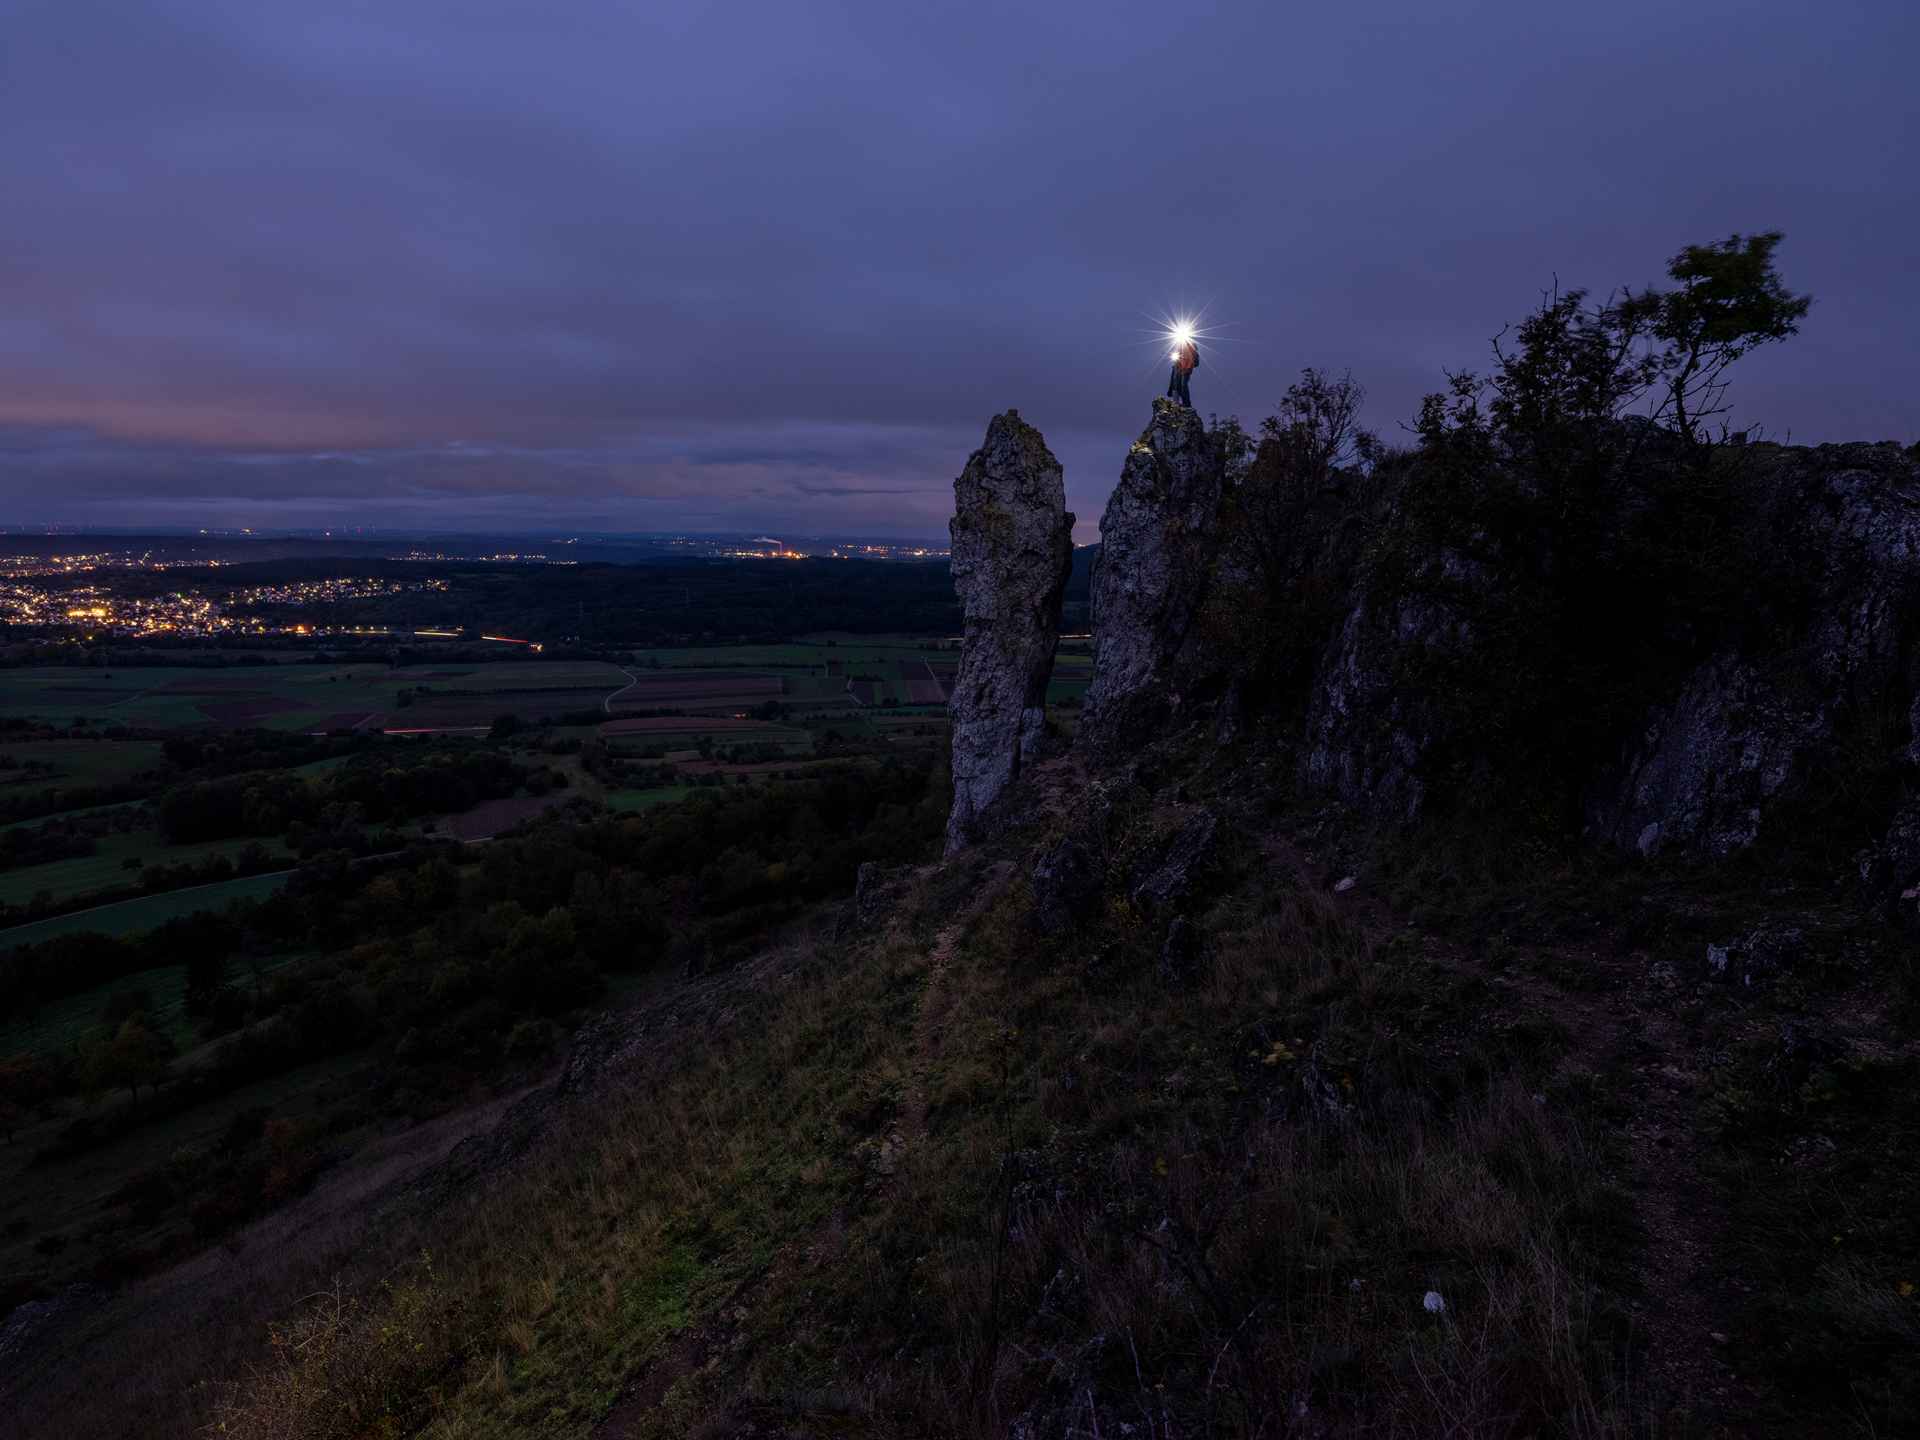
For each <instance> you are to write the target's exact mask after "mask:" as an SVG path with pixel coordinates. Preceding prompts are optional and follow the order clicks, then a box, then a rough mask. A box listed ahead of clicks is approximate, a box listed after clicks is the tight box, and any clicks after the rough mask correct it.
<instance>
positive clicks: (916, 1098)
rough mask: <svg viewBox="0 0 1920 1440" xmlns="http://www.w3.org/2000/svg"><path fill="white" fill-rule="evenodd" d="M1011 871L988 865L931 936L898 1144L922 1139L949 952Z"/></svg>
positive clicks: (1004, 865)
mask: <svg viewBox="0 0 1920 1440" xmlns="http://www.w3.org/2000/svg"><path fill="white" fill-rule="evenodd" d="M1013 870H1014V867H1013V862H1012V861H1010V860H1002V861H1000V862H998V863H997V864H995V865H994V866H993V867H992V868H991V869H989V870H988V871H987V873H986V876H985V878H984V880H983V882H982V884H981V886H980V888H979V889H978V890H976V891H975V892H974V894H973V898H972V899H971V900H970V901H969V902H968V903H967V907H966V909H965V910H963V911H962V912H961V913H960V914H959V915H958V916H956V917H955V918H954V919H953V920H951V921H950V922H948V924H947V926H946V927H945V928H944V929H943V930H941V931H940V933H939V934H938V935H936V936H935V937H934V940H933V948H932V949H930V950H929V951H928V952H927V983H926V985H925V986H924V987H922V989H921V991H920V1008H919V1011H918V1013H917V1014H916V1015H915V1016H914V1021H913V1074H912V1076H911V1077H910V1078H909V1079H908V1082H907V1092H906V1095H905V1096H904V1097H903V1099H902V1101H901V1105H900V1129H899V1131H898V1132H897V1134H896V1135H895V1137H894V1139H895V1141H896V1143H898V1144H899V1145H902V1146H906V1145H915V1144H918V1143H919V1142H920V1141H922V1140H924V1139H925V1138H926V1134H927V1086H928V1081H929V1080H930V1079H931V1077H932V1076H933V1075H934V1074H935V1073H936V1072H937V1071H938V1070H939V1068H940V1052H941V1049H942V1046H943V1043H944V1041H945V1038H946V1021H947V1015H948V1013H949V1012H950V1011H951V1010H952V1008H953V992H952V990H951V989H950V988H949V986H948V984H947V970H948V967H949V966H951V965H952V963H953V956H954V952H955V951H956V950H957V949H958V948H959V946H960V942H961V941H962V940H963V939H965V938H966V934H967V931H968V930H969V929H970V928H971V927H972V925H973V923H974V921H976V920H978V919H979V918H980V917H981V916H982V915H983V914H985V913H986V910H987V907H988V906H989V905H991V904H993V902H994V901H995V900H997V899H999V898H1000V895H1001V892H1003V891H1004V890H1005V889H1006V888H1007V883H1008V882H1009V881H1010V880H1012V879H1013Z"/></svg>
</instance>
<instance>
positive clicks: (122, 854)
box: [0, 830, 293, 905]
mask: <svg viewBox="0 0 1920 1440" xmlns="http://www.w3.org/2000/svg"><path fill="white" fill-rule="evenodd" d="M249 845H257V846H260V847H261V848H263V849H265V850H266V851H267V853H268V854H269V855H272V856H274V857H275V858H284V859H286V863H287V864H289V865H291V864H292V863H293V861H292V859H291V858H288V856H289V852H288V850H287V848H286V846H285V845H283V844H282V843H281V842H280V841H278V840H247V839H241V840H209V841H206V842H204V843H201V844H197V845H168V844H166V843H165V842H164V841H163V840H162V839H161V838H160V834H159V832H158V831H156V830H133V831H128V832H125V833H122V834H112V835H102V836H100V837H99V838H98V839H97V840H96V841H95V842H94V852H93V854H91V855H79V856H75V857H73V858H72V859H68V860H54V861H50V862H48V863H47V864H45V865H23V866H20V867H18V868H16V869H13V870H0V902H4V903H6V904H8V905H24V904H26V903H27V902H28V901H29V900H31V899H32V898H33V897H34V896H35V895H37V894H39V893H40V892H42V891H45V892H47V893H48V894H49V895H50V896H51V897H52V898H53V900H54V901H55V902H62V901H67V900H73V899H77V898H80V897H82V896H86V895H91V894H94V893H95V892H97V891H102V890H117V889H121V888H123V887H125V886H128V885H132V884H136V883H138V881H139V878H140V869H139V866H145V865H179V864H182V863H193V864H199V863H202V862H204V861H207V860H211V859H213V858H214V857H215V856H225V857H226V858H227V859H229V860H234V859H237V858H238V857H239V855H240V852H241V851H243V850H245V849H246V848H247V847H248V846H249ZM130 860H132V861H138V862H139V866H130V865H128V863H127V862H128V861H130Z"/></svg>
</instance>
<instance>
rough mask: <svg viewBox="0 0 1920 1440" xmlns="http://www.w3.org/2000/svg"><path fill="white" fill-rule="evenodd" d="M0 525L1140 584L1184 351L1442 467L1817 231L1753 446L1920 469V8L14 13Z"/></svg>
mask: <svg viewBox="0 0 1920 1440" xmlns="http://www.w3.org/2000/svg"><path fill="white" fill-rule="evenodd" d="M0 12H3V13H4V23H5V27H6V36H7V42H6V44H5V45H4V46H0V197H4V198H3V203H4V206H5V213H6V217H7V220H6V223H5V224H4V225H0V522H10V523H20V522H26V523H39V522H47V521H63V522H88V521H92V522H97V523H147V522H170V523H195V524H198V523H223V524H255V525H275V524H289V525H306V524H318V523H363V524H405V525H413V524H419V525H430V526H432V527H434V528H440V529H448V528H462V527H466V526H472V527H474V528H478V527H482V526H485V527H489V528H492V527H498V526H500V525H502V524H542V525H544V524H552V525H561V526H575V525H577V526H581V527H586V528H635V529H639V528H648V529H651V528H751V527H757V526H761V525H778V526H781V527H784V528H788V529H797V528H806V529H815V530H836V529H839V530H847V529H854V530H868V531H887V532H891V533H929V532H937V531H938V530H939V529H940V528H941V527H942V525H943V522H944V518H945V516H946V514H947V513H948V507H949V500H950V491H949V489H948V486H949V484H950V481H951V479H952V476H953V475H954V474H955V473H957V471H958V470H959V468H960V466H961V464H962V463H963V462H964V460H965V457H966V453H967V451H968V450H969V449H970V448H971V446H972V445H973V444H975V443H977V439H978V436H979V434H980V432H981V430H982V429H983V428H984V424H985V421H986V419H987V417H988V416H989V415H991V414H992V413H993V412H995V411H997V410H1000V409H1004V408H1006V407H1007V406H1009V405H1017V406H1018V407H1019V408H1020V409H1021V411H1022V413H1023V414H1025V415H1026V416H1027V417H1028V418H1029V419H1031V420H1033V421H1034V422H1035V423H1037V424H1039V425H1040V426H1041V427H1042V428H1043V429H1044V430H1045V431H1046V433H1047V435H1048V437H1049V440H1050V441H1051V442H1052V443H1053V444H1054V446H1055V449H1056V450H1057V451H1058V452H1059V453H1060V454H1061V456H1062V458H1063V459H1064V460H1065V461H1066V462H1067V466H1068V484H1069V492H1070V503H1072V504H1073V506H1074V508H1075V509H1076V510H1077V511H1079V512H1080V515H1081V520H1082V525H1081V534H1082V537H1083V538H1086V537H1087V536H1089V535H1090V534H1091V531H1092V527H1093V522H1095V521H1096V520H1097V517H1098V512H1099V508H1100V505H1101V504H1102V503H1103V501H1104V498H1105V494H1106V491H1107V490H1108V488H1109V487H1110V485H1111V483H1112V480H1113V477H1114V475H1115V474H1116V473H1117V471H1118V467H1119V464H1120V459H1121V456H1122V452H1123V450H1124V446H1125V443H1126V441H1127V440H1128V439H1129V438H1130V437H1131V436H1132V434H1134V433H1135V432H1136V431H1137V430H1138V429H1139V426H1140V424H1141V423H1142V420H1143V418H1144V411H1145V405H1146V401H1147V399H1148V398H1149V397H1150V396H1151V395H1153V394H1155V393H1157V391H1158V390H1159V388H1160V386H1161V385H1162V384H1163V383H1164V376H1163V375H1162V374H1161V373H1160V360H1159V351H1158V347H1157V346H1156V345H1155V344H1154V343H1153V342H1152V339H1151V334H1150V332H1151V329H1152V317H1153V316H1154V315H1155V314H1157V313H1160V312H1164V311H1167V310H1170V309H1198V308H1200V307H1202V306H1205V307H1207V309H1208V311H1209V315H1210V317H1211V318H1213V319H1214V320H1216V321H1217V322H1219V323H1221V324H1222V325H1223V326H1224V327H1225V328H1224V331H1223V339H1222V341H1221V342H1220V343H1219V344H1217V345H1215V346H1213V347H1211V348H1210V351H1209V354H1208V356H1207V360H1206V363H1205V364H1204V366H1203V369H1202V371H1201V373H1200V375H1199V377H1198V378H1197V380H1196V387H1195V395H1196V399H1197V400H1198V401H1199V403H1200V404H1201V406H1202V408H1209V409H1218V410H1220V411H1222V412H1228V411H1234V412H1239V413H1241V414H1243V415H1247V416H1249V417H1252V416H1255V415H1257V414H1259V413H1262V410H1263V407H1264V406H1265V405H1266V404H1268V403H1270V402H1271V400H1272V399H1273V397H1274V396H1275V395H1276V394H1277V393H1278V392H1279V391H1280V390H1281V389H1283V388H1284V386H1285V384H1286V382H1287V379H1288V378H1289V377H1290V375H1291V374H1292V372H1294V371H1295V370H1297V369H1298V367H1300V366H1301V365H1305V364H1322V365H1330V366H1333V367H1335V368H1344V367H1351V368H1352V369H1353V370H1354V372H1355V373H1356V374H1357V375H1358V376H1359V377H1360V378H1361V379H1362V380H1363V381H1364V382H1365V383H1366V384H1367V385H1368V386H1369V387H1370V390H1371V392H1372V405H1371V410H1372V417H1371V418H1372V419H1373V420H1374V422H1375V423H1376V424H1379V425H1380V426H1382V427H1383V428H1388V429H1391V428H1392V427H1393V426H1394V424H1395V423H1396V422H1397V421H1398V420H1399V419H1400V418H1402V417H1404V416H1406V415H1408V414H1409V413H1411V411H1412V409H1413V407H1414V404H1415V402H1416V400H1417V397H1418V395H1419V394H1420V393H1421V392H1422V391H1423V390H1426V389H1429V388H1432V387H1434V386H1435V384H1436V383H1437V382H1438V380H1439V378H1440V372H1441V370H1442V368H1443V367H1449V366H1451V367H1459V366H1463V365H1465V366H1470V365H1474V364H1477V363H1480V362H1481V361H1482V360H1483V359H1484V356H1485V353H1486V341H1487V337H1488V336H1489V335H1490V334H1491V333H1492V332H1493V331H1494V330H1496V329H1498V328H1499V325H1500V324H1501V322H1502V321H1503V320H1505V319H1507V318H1510V317H1511V316H1513V315H1515V314H1516V313H1518V312H1520V311H1522V310H1524V309H1525V308H1526V307H1527V305H1528V304H1529V303H1530V302H1531V300H1532V299H1533V297H1534V296H1535V294H1536V293H1537V291H1538V290H1539V289H1540V288H1541V287H1542V286H1545V285H1547V284H1550V283H1552V282H1553V280H1554V278H1555V277H1556V275H1557V277H1558V278H1559V280H1560V282H1561V283H1563V284H1586V285H1591V286H1594V287H1596V288H1600V289H1605V288H1608V287H1610V286H1613V285H1616V284H1621V283H1632V284H1642V283H1646V282H1648V281H1650V280H1655V279H1657V278H1658V277H1659V274H1660V271H1661V267H1662V263H1663V261H1664V258H1665V257H1666V256H1667V255H1668V254H1669V253H1671V252H1672V251H1673V250H1674V249H1676V248H1677V247H1678V246H1679V245H1680V244H1681V243H1684V242H1687V241H1693V240H1701V239H1707V238H1711V237H1714V236H1718V235H1721V234H1724V233H1727V232H1730V231H1733V230H1736V229H1742V230H1751V229H1756V228H1764V227H1772V226H1778V227H1780V228H1783V229H1785V230H1786V231H1787V232H1788V241H1787V246H1786V249H1785V252H1784V265H1785V269H1786V271H1787V274H1788V279H1789V281H1790V283H1792V284H1793V285H1794V286H1795V288H1798V289H1804V290H1810V291H1812V292H1813V293H1814V295H1815V296H1816V300H1817V303H1816V307H1815V309H1814V312H1813V314H1812V316H1811V318H1810V320H1809V322H1808V324H1807V326H1806V331H1805V334H1803V335H1802V336H1801V337H1800V338H1799V339H1798V340H1796V341H1795V342H1793V343H1792V344H1790V345H1788V346H1785V347H1781V348H1780V349H1778V350H1776V351H1774V352H1772V353H1769V354H1765V355H1762V356H1756V357H1755V358H1754V359H1753V360H1752V361H1750V362H1749V363H1748V365H1747V367H1746V373H1745V374H1744V375H1743V376H1742V379H1741V384H1740V387H1739V389H1738V390H1737V393H1736V399H1737V400H1738V402H1739V403H1740V405H1741V408H1742V412H1743V414H1744V415H1746V416H1748V417H1751V418H1755V419H1759V420H1762V421H1764V422H1765V423H1767V424H1768V425H1769V426H1770V428H1772V429H1773V430H1775V431H1776V432H1778V431H1787V430H1791V432H1792V433H1793V435H1794V437H1795V438H1797V439H1808V440H1819V439H1837V438H1855V437H1858V438H1871V439H1881V438H1901V439H1912V438H1915V430H1914V426H1915V420H1914V411H1913V406H1912V401H1911V393H1912V392H1911V356H1912V341H1911V338H1910V320H1908V319H1903V317H1911V316H1912V315H1914V314H1916V313H1920V274H1916V271H1915V268H1914V267H1913V266H1912V264H1911V252H1912V243H1911V236H1912V234H1913V233H1914V229H1915V223H1916V221H1917V220H1920V214H1917V213H1916V212H1920V199H1916V190H1915V187H1914V186H1913V185H1912V183H1911V180H1910V178H1908V177H1910V176H1911V175H1912V174H1913V173H1915V172H1916V170H1920V153H1916V151H1917V149H1920V147H1916V138H1917V137H1916V130H1920V120H1916V110H1917V108H1920V107H1915V106H1914V105H1913V104H1912V103H1911V99H1910V89H1909V86H1910V75H1909V74H1908V68H1909V63H1910V57H1911V56H1912V55H1913V54H1914V53H1916V51H1920V21H1916V19H1915V18H1914V12H1913V9H1912V7H1910V6H1908V5H1906V4H1904V3H1898V0H1881V3H1869V0H1852V3H1848V0H1840V3H1836V4H1831V5H1827V6H1823V7H1817V9H1816V8H1815V7H1808V6H1805V5H1804V4H1801V3H1798V0H1742V3H1732V0H1702V3H1697V4H1694V5H1689V6H1674V5H1672V4H1670V3H1666V0H1661V3H1658V4H1656V3H1651V0H1630V3H1623V4H1618V5H1614V6H1609V7H1585V8H1584V9H1582V10H1580V11H1576V10H1573V9H1572V8H1571V7H1558V6H1556V7H1546V8H1544V9H1543V8H1542V7H1540V6H1539V5H1537V4H1523V3H1514V0H1483V3H1477V4H1470V5H1452V6H1446V5H1440V6H1436V5H1433V4H1431V3H1421V4H1414V3H1409V0H1379V3H1376V4H1373V5H1370V6H1365V7H1358V8H1355V7H1346V8H1344V9H1341V8H1338V7H1336V8H1335V9H1334V10H1332V11H1326V10H1324V7H1323V10H1322V11H1319V12H1313V13H1307V12H1302V11H1300V10H1299V9H1297V7H1286V6H1274V5H1269V4H1253V3H1246V4H1234V5H1217V6H1215V5H1208V4H1205V3H1195V4H1190V5H1186V6H1166V5H1144V4H1133V3H1114V0H1105V3H1100V4H1093V3H1085V0H1060V3H1055V4H1049V5H1044V6H1033V5H1025V4H1022V5H1013V4H997V3H976V4H972V5H967V6H919V5H900V4H897V3H846V4H834V3H828V0H818V3H809V4H805V5H795V4H788V3H770V0H733V3H724V4H720V3H713V4H703V3H697V0H686V3H681V4H676V5H671V6H664V5H647V4H628V3H612V0H580V3H578V4H568V5H553V4H546V3H538V0H335V3H332V4H328V5H313V4H311V3H307V0H301V3H293V0H173V3H170V4H167V5H154V4H152V3H151V0H83V3H75V0H0Z"/></svg>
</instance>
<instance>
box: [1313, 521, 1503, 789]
mask: <svg viewBox="0 0 1920 1440" xmlns="http://www.w3.org/2000/svg"><path fill="white" fill-rule="evenodd" d="M1417 581H1418V583H1417V584H1416V585H1415V586H1411V587H1408V588H1406V589H1403V590H1400V591H1399V592H1398V593H1392V594H1387V593H1376V592H1374V591H1372V590H1370V589H1369V588H1368V587H1367V586H1365V585H1362V586H1361V588H1360V589H1359V591H1358V593H1357V594H1356V595H1355V596H1354V597H1353V600H1352V608H1351V609H1349V610H1348V612H1347V616H1346V619H1345V621H1344V622H1342V624H1341V626H1340V632H1339V635H1338V637H1337V639H1336V640H1335V641H1334V644H1333V646H1332V648H1331V650H1330V651H1329V653H1328V654H1327V656H1326V659H1325V660H1324V662H1323V663H1322V667H1321V671H1320V674H1319V677H1318V679H1317V682H1316V683H1315V685H1314V688H1313V697H1312V700H1311V702H1310V705H1309V708H1308V711H1307V723H1306V731H1307V733H1306V745H1305V747H1304V751H1303V759H1302V761H1301V771H1302V775H1303V778H1304V779H1305V780H1306V781H1307V783H1308V784H1309V785H1312V786H1314V787H1316V788H1320V789H1325V790H1328V791H1330V792H1332V793H1334V794H1336V795H1338V796H1339V797H1340V798H1341V799H1343V800H1345V801H1347V802H1348V803H1349V804H1354V805H1358V806H1361V807H1363V808H1365V809H1367V810H1369V811H1371V812H1373V813H1375V814H1379V815H1385V816H1389V817H1391V818H1392V819H1395V820H1398V821H1401V822H1403V823H1404V822H1408V821H1411V820H1413V819H1414V818H1416V817H1417V816H1418V815H1419V813H1420V809H1421V807H1422V805H1423V804H1424V803H1425V801H1426V797H1427V785H1428V774H1429V770H1430V760H1431V758H1432V756H1433V752H1434V751H1435V750H1436V749H1437V748H1439V747H1440V746H1442V745H1443V744H1444V743H1445V741H1446V739H1447V738H1448V737H1447V734H1446V729H1447V726H1446V719H1445V717H1444V716H1442V715H1441V714H1439V713H1437V712H1436V709H1435V707H1434V706H1433V705H1432V704H1431V703H1430V697H1429V696H1428V695H1427V694H1426V693H1425V692H1423V691H1420V690H1417V689H1415V688H1413V687H1409V686H1407V685H1405V684H1403V683H1402V682H1403V680H1404V677H1405V676H1406V675H1408V674H1409V673H1412V672H1417V671H1426V672H1429V673H1432V672H1436V671H1445V670H1447V669H1450V668H1453V667H1458V666H1474V665H1477V664H1479V663H1481V661H1480V657H1479V656H1478V654H1477V653H1476V647H1477V643H1478V638H1479V637H1478V635H1477V633H1476V630H1475V625H1474V621H1473V614H1472V612H1473V608H1474V607H1473V606H1472V604H1471V603H1470V597H1473V596H1475V595H1477V594H1479V595H1484V594H1486V593H1489V592H1491V591H1492V590H1493V588H1494V587H1495V586H1496V585H1497V584H1498V581H1497V579H1496V578H1495V576H1494V574H1493V573H1492V571H1491V569H1490V568H1489V567H1488V566H1486V565H1484V564H1482V563H1480V562H1478V561H1476V560H1473V559H1470V558H1468V557H1466V556H1464V555H1460V554H1457V553H1455V552H1452V551H1446V552H1443V553H1441V554H1438V555H1434V556H1432V557H1430V558H1429V559H1427V560H1426V561H1424V562H1423V563H1422V564H1421V566H1420V572H1419V574H1418V576H1417Z"/></svg>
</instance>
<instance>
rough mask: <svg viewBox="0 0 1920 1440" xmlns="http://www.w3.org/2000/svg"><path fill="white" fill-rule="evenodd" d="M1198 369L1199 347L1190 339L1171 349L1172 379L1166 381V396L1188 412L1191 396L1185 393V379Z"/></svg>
mask: <svg viewBox="0 0 1920 1440" xmlns="http://www.w3.org/2000/svg"><path fill="white" fill-rule="evenodd" d="M1199 368H1200V347H1199V346H1198V345H1196V344H1194V343H1193V341H1192V340H1191V339H1188V340H1183V341H1181V342H1180V343H1179V344H1178V345H1176V346H1174V347H1173V378H1172V379H1170V380H1168V381H1167V394H1168V395H1169V396H1171V397H1172V398H1173V399H1175V400H1178V401H1179V402H1180V403H1181V404H1182V405H1184V406H1186V407H1187V408H1188V409H1189V410H1191V409H1192V408H1193V396H1192V395H1190V394H1188V393H1187V379H1188V377H1189V376H1191V375H1192V374H1193V372H1194V371H1196V370H1198V369H1199Z"/></svg>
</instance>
